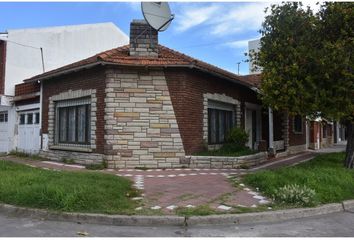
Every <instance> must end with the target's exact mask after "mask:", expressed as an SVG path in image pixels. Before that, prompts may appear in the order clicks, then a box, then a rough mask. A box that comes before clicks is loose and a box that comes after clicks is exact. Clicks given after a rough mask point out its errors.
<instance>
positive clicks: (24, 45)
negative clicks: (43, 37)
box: [0, 38, 41, 50]
mask: <svg viewBox="0 0 354 240" xmlns="http://www.w3.org/2000/svg"><path fill="white" fill-rule="evenodd" d="M0 40H3V41H6V42H10V43H13V44H17V45H20V46H22V47H28V48H33V49H38V50H41V48H39V47H34V46H30V45H26V44H23V43H18V42H14V41H12V40H7V39H2V38H0Z"/></svg>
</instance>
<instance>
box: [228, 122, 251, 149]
mask: <svg viewBox="0 0 354 240" xmlns="http://www.w3.org/2000/svg"><path fill="white" fill-rule="evenodd" d="M248 137H249V136H248V134H247V133H246V131H245V130H244V129H242V128H238V127H234V128H232V129H231V130H230V132H229V134H228V135H227V137H226V142H227V143H231V144H232V145H234V146H235V147H239V148H244V147H245V145H246V143H247V142H248Z"/></svg>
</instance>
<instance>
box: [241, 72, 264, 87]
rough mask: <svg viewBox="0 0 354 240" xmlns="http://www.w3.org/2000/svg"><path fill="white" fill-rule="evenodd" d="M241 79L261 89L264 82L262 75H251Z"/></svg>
mask: <svg viewBox="0 0 354 240" xmlns="http://www.w3.org/2000/svg"><path fill="white" fill-rule="evenodd" d="M241 78H243V79H244V81H247V82H249V83H250V84H252V85H253V86H255V87H257V88H259V87H260V86H261V81H262V76H261V74H260V73H257V74H250V75H244V76H241Z"/></svg>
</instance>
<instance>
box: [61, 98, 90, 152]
mask: <svg viewBox="0 0 354 240" xmlns="http://www.w3.org/2000/svg"><path fill="white" fill-rule="evenodd" d="M75 104H78V105H75ZM56 109H57V111H56V113H57V116H56V123H57V128H56V130H57V131H56V142H57V143H59V144H80V145H89V144H90V139H91V138H90V125H91V124H90V114H91V105H90V104H87V99H86V100H81V101H80V100H77V101H68V102H60V104H58V105H57V107H56Z"/></svg>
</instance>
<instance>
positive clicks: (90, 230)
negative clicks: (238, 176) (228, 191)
mask: <svg viewBox="0 0 354 240" xmlns="http://www.w3.org/2000/svg"><path fill="white" fill-rule="evenodd" d="M353 226H354V212H353V213H350V212H341V213H334V214H328V215H322V216H320V217H310V218H303V219H296V220H289V221H282V222H278V223H263V224H247V225H213V226H210V225H209V226H191V227H188V228H183V227H173V226H161V227H157V226H154V227H136V226H132V227H127V226H108V225H97V224H78V223H71V222H59V221H43V220H39V219H31V218H19V217H14V216H5V215H3V214H2V213H0V237H75V236H80V233H81V234H83V235H84V236H88V237H238V236H243V237H258V236H259V237H353V236H354V227H353Z"/></svg>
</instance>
